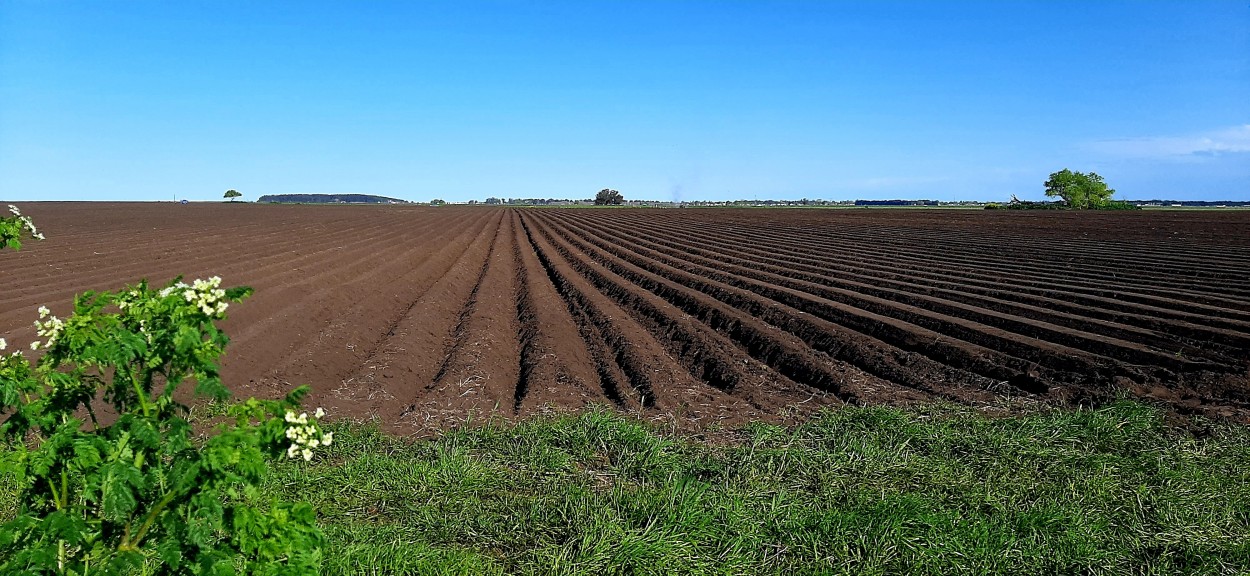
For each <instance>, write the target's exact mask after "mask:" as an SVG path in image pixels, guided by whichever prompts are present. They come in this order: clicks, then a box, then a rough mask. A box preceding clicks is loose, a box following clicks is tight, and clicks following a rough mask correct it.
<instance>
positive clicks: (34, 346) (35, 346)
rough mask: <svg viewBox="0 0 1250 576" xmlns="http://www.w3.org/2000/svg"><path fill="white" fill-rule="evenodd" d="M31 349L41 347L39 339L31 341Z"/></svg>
mask: <svg viewBox="0 0 1250 576" xmlns="http://www.w3.org/2000/svg"><path fill="white" fill-rule="evenodd" d="M30 349H31V350H38V349H39V341H38V340H35V341H34V342H31V343H30Z"/></svg>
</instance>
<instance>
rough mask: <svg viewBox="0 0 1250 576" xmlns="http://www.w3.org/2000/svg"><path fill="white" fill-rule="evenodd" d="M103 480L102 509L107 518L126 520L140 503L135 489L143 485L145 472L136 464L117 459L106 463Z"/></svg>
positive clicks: (118, 520) (101, 489)
mask: <svg viewBox="0 0 1250 576" xmlns="http://www.w3.org/2000/svg"><path fill="white" fill-rule="evenodd" d="M101 472H102V473H103V478H102V481H101V486H100V491H101V493H102V494H101V505H102V508H101V511H102V512H103V516H104V518H105V519H107V520H112V521H115V522H120V521H125V520H126V519H128V518H130V516H131V514H133V513H134V511H135V508H136V507H137V505H138V503H137V502H136V500H135V490H136V489H138V488H139V487H140V486H142V485H143V473H142V472H140V471H139V469H138V468H135V466H134V464H132V463H130V462H127V461H122V460H115V461H113V462H109V463H107V464H105V465H104V467H103V470H102V471H101Z"/></svg>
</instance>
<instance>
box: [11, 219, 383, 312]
mask: <svg viewBox="0 0 1250 576" xmlns="http://www.w3.org/2000/svg"><path fill="white" fill-rule="evenodd" d="M181 216H182V217H183V218H185V219H186V220H185V221H183V222H181V224H182V226H181V227H180V229H189V230H190V232H186V233H184V234H181V236H184V237H185V238H184V239H182V240H176V239H171V238H167V237H165V236H163V235H154V234H149V233H147V232H146V231H144V230H143V229H142V228H143V226H135V227H127V228H112V229H108V228H106V229H105V234H107V236H106V237H110V238H112V240H113V241H112V242H109V243H108V244H107V245H103V244H102V245H93V244H92V243H84V242H82V241H81V240H80V239H78V238H75V237H74V236H68V237H55V238H50V239H49V241H48V242H47V243H48V244H49V247H55V248H56V249H54V250H52V251H50V252H49V253H41V254H38V255H32V259H33V260H32V262H33V263H34V264H35V270H34V271H35V272H37V273H38V272H40V271H41V270H40V269H42V273H43V274H45V275H46V276H47V278H48V279H49V280H55V282H54V283H53V284H51V285H48V284H46V283H40V284H34V285H27V286H25V287H23V288H24V291H23V288H19V289H17V290H14V291H12V292H10V293H8V294H6V295H5V296H4V297H0V298H3V299H6V300H7V297H29V296H31V295H32V294H38V295H39V297H42V298H50V299H53V300H60V299H64V300H69V299H70V298H71V297H72V295H73V294H74V293H76V292H82V291H84V290H87V289H97V290H109V289H114V288H120V286H121V284H127V283H134V282H137V281H138V280H139V279H140V278H144V277H146V278H148V279H149V280H151V281H153V282H156V283H159V284H163V283H164V282H166V281H168V280H169V279H170V278H172V277H173V276H176V275H178V274H183V275H188V276H192V277H194V276H206V275H207V276H211V275H218V276H222V277H223V278H227V281H231V280H232V279H233V278H235V277H237V276H239V275H241V274H242V275H246V276H248V277H249V280H252V279H253V278H256V274H257V272H258V269H259V268H261V267H263V266H265V265H267V264H271V263H273V262H283V263H288V262H289V263H292V264H293V265H298V264H295V263H294V262H291V260H290V259H289V254H288V251H290V250H292V249H294V248H298V247H301V246H303V247H305V248H307V247H309V246H315V245H316V238H315V237H310V236H309V235H305V234H301V233H292V232H293V230H292V229H291V227H290V225H289V224H290V223H289V222H282V221H276V222H270V223H269V228H268V229H263V228H258V227H256V226H240V225H239V223H238V222H237V221H234V220H233V219H226V218H225V216H226V215H223V214H220V213H208V214H205V215H204V217H203V218H201V219H190V218H188V217H187V216H186V215H181ZM99 217H101V215H92V214H85V215H83V218H87V219H88V220H87V222H85V223H84V225H93V226H108V225H109V223H99V222H93V221H91V220H90V219H92V218H99ZM395 224H396V222H394V221H387V222H375V221H371V222H370V224H369V225H368V226H364V227H359V226H357V227H355V228H358V229H359V233H358V234H357V235H355V236H353V237H351V238H348V239H346V240H352V242H347V241H345V239H344V237H343V236H342V234H341V233H340V234H338V235H337V237H336V235H333V234H331V233H330V232H329V228H328V229H327V232H326V238H325V244H326V249H331V248H336V247H337V248H339V249H346V250H353V249H356V248H358V247H362V246H367V245H368V244H369V242H370V239H375V240H377V239H381V237H382V236H386V235H394V234H397V233H399V231H400V230H402V228H401V227H397V226H396V225H395ZM112 226H118V225H117V224H113V225H112ZM236 227H238V228H237V229H236ZM135 228H138V230H136V229H135ZM336 228H338V229H341V226H338V227H336ZM222 230H225V231H226V232H221V231H222ZM275 234H277V235H279V237H277V238H275V237H274V235H275ZM332 242H333V243H332ZM40 244H43V243H40ZM39 247H40V248H43V246H39ZM24 252H25V251H24ZM238 254H249V255H251V256H252V258H250V259H248V260H247V261H240V259H239V258H238V257H237V255H238ZM284 260H285V261H284ZM313 261H315V260H313V259H311V258H310V259H307V260H305V262H313ZM58 268H59V271H58V272H57V273H56V274H55V275H51V274H49V273H48V271H54V270H57V269H58ZM119 282H120V283H119ZM114 283H119V284H118V285H116V286H114V285H113V284H114ZM8 305H9V303H8V302H5V301H0V308H2V307H5V306H8Z"/></svg>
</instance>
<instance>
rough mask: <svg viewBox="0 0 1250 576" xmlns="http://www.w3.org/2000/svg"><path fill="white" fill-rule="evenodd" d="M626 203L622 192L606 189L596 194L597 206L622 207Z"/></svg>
mask: <svg viewBox="0 0 1250 576" xmlns="http://www.w3.org/2000/svg"><path fill="white" fill-rule="evenodd" d="M624 201H625V197H624V196H621V193H620V192H617V191H616V190H612V189H610V188H604V189H603V190H600V191H599V193H598V194H595V205H596V206H620V205H621V203H622V202H624Z"/></svg>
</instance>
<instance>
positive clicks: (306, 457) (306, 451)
mask: <svg viewBox="0 0 1250 576" xmlns="http://www.w3.org/2000/svg"><path fill="white" fill-rule="evenodd" d="M302 453H303V454H304V461H305V462H307V461H309V460H312V450H309V449H307V448H305V449H304V450H303V451H302Z"/></svg>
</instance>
